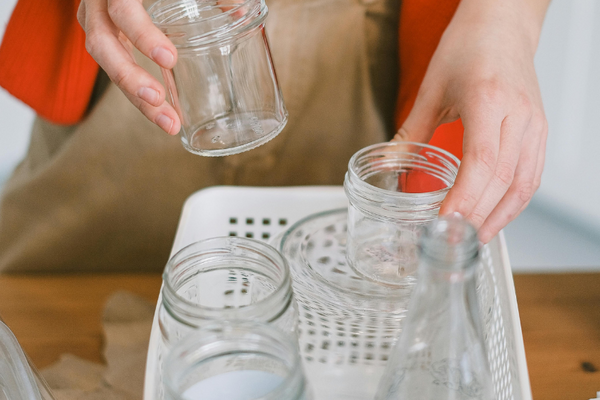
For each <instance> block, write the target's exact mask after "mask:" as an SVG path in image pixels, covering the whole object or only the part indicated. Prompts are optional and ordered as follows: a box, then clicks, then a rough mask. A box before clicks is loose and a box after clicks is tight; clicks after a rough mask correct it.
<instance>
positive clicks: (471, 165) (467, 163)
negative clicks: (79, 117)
mask: <svg viewBox="0 0 600 400" xmlns="http://www.w3.org/2000/svg"><path fill="white" fill-rule="evenodd" d="M505 115H506V114H505V113H504V112H503V111H502V110H501V107H500V106H498V105H497V103H494V102H488V101H485V99H477V100H476V101H472V102H471V103H470V105H469V108H467V109H466V111H465V112H464V113H462V114H461V118H462V121H463V125H464V127H465V134H464V139H463V159H462V162H461V166H460V168H459V170H458V175H457V177H456V180H455V183H454V186H453V187H452V189H450V191H449V192H448V195H447V196H446V199H445V200H444V202H443V204H442V207H441V208H440V215H446V214H451V213H453V212H458V213H460V214H461V215H465V216H469V215H470V214H471V212H472V211H473V210H474V209H475V207H476V205H477V204H478V203H479V201H480V199H481V198H482V196H483V193H484V190H485V189H486V187H487V186H488V184H489V183H490V181H491V180H492V179H493V177H494V174H495V172H496V165H497V160H498V153H499V147H500V132H501V126H502V122H503V120H504V117H505ZM503 157H504V160H506V161H503V162H505V163H507V164H505V165H507V167H506V168H507V169H508V168H509V166H508V165H510V164H509V163H510V162H511V161H510V157H509V155H504V154H503ZM496 190H499V189H496Z"/></svg>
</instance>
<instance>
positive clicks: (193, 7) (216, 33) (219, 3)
mask: <svg viewBox="0 0 600 400" xmlns="http://www.w3.org/2000/svg"><path fill="white" fill-rule="evenodd" d="M148 14H150V17H151V18H152V22H153V23H154V24H155V25H156V26H157V27H158V28H159V29H161V30H162V31H163V33H165V35H166V36H167V37H168V38H169V39H170V40H171V41H172V42H173V44H174V45H175V47H177V48H181V47H184V48H185V47H193V46H198V45H202V44H209V43H212V42H215V41H219V40H226V39H228V38H231V37H232V36H235V35H237V34H238V33H240V31H244V30H247V29H250V28H251V27H253V26H255V25H257V24H259V23H261V22H262V20H263V19H264V18H265V17H266V14H267V7H266V5H265V4H264V0H216V1H215V0H212V1H209V0H159V1H157V2H156V3H154V4H153V5H152V6H150V8H148Z"/></svg>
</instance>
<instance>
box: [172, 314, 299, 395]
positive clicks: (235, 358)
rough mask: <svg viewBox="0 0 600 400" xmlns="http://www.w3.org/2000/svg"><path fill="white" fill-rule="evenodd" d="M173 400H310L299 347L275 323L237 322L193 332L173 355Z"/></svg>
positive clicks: (217, 324)
mask: <svg viewBox="0 0 600 400" xmlns="http://www.w3.org/2000/svg"><path fill="white" fill-rule="evenodd" d="M164 386H165V389H166V398H167V399H168V400H191V399H194V400H195V399H198V400H200V399H201V400H221V399H227V400H283V399H285V400H309V398H310V394H309V390H308V388H307V385H306V380H305V378H304V373H303V371H302V365H301V362H300V356H299V354H298V345H297V343H296V341H295V340H293V339H292V338H291V337H290V336H289V335H285V334H284V333H283V332H281V331H280V330H278V329H275V328H273V327H272V326H270V325H267V324H262V323H256V322H243V321H232V322H223V323H216V324H212V325H209V326H206V327H204V328H201V329H199V330H197V331H194V332H192V333H191V334H190V335H188V336H187V337H186V338H184V339H183V340H182V341H180V342H179V343H178V344H177V345H176V346H175V347H174V348H173V349H172V351H171V352H170V354H169V356H168V357H167V361H166V363H165V374H164Z"/></svg>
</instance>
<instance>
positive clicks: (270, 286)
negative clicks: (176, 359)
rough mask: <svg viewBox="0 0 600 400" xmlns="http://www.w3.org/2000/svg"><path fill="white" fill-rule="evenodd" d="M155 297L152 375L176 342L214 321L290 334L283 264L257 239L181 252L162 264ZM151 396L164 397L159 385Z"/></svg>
mask: <svg viewBox="0 0 600 400" xmlns="http://www.w3.org/2000/svg"><path fill="white" fill-rule="evenodd" d="M161 294H162V304H161V305H160V307H159V310H158V322H159V326H160V332H161V339H160V341H159V345H158V350H157V357H158V361H157V362H156V365H157V368H158V376H161V368H162V366H163V361H164V356H165V355H166V354H167V353H168V351H169V349H170V348H172V346H173V345H174V344H175V343H176V342H178V341H179V340H181V338H182V337H184V336H185V335H187V334H188V333H189V332H190V331H193V330H196V329H198V328H200V327H202V326H204V325H206V324H210V323H212V322H214V321H233V320H246V321H260V322H265V323H269V324H271V325H273V326H275V327H277V328H279V329H280V330H281V331H282V332H285V333H286V334H287V335H291V336H293V337H295V336H296V329H297V326H298V310H297V306H296V302H295V299H294V296H293V292H292V280H291V276H290V270H289V267H288V264H287V261H286V260H285V258H284V257H283V256H282V255H281V254H280V253H279V252H278V251H277V250H275V249H274V248H273V247H271V246H269V245H268V244H266V243H263V242H259V241H257V240H253V239H247V238H240V237H217V238H211V239H207V240H202V241H199V242H196V243H193V244H191V245H189V246H187V247H185V248H183V249H182V250H180V251H179V252H178V253H176V254H175V255H174V256H173V257H172V258H171V259H170V260H169V262H168V263H167V266H166V268H165V272H164V274H163V288H162V292H161ZM159 382H160V380H159ZM157 386H161V385H157ZM152 392H153V393H156V394H157V396H158V397H157V398H158V399H163V398H164V397H163V388H162V386H161V387H157V388H156V390H154V391H152Z"/></svg>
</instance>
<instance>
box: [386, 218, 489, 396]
mask: <svg viewBox="0 0 600 400" xmlns="http://www.w3.org/2000/svg"><path fill="white" fill-rule="evenodd" d="M478 249H479V242H478V240H477V232H476V231H475V229H474V228H473V227H472V226H471V225H470V224H468V223H467V222H466V220H464V219H463V218H461V217H460V216H450V217H444V218H440V219H439V220H436V221H434V222H432V223H431V224H429V225H428V226H427V227H426V228H425V229H424V231H423V234H422V237H421V240H420V251H421V252H420V253H421V254H420V265H419V273H418V283H417V286H416V288H415V290H414V292H413V295H412V298H411V301H410V303H409V307H408V315H407V317H406V320H405V321H404V327H403V331H402V333H401V335H400V338H399V339H398V342H397V343H396V346H395V348H394V350H393V353H392V356H391V358H390V360H389V362H388V366H387V367H386V372H385V374H384V376H383V378H382V380H381V382H380V385H379V389H378V393H377V396H376V399H377V400H416V399H427V400H429V399H436V400H450V399H452V400H494V399H496V396H495V394H494V387H493V382H492V378H491V374H490V369H489V365H488V359H487V356H486V348H485V343H484V341H483V335H482V320H481V316H480V311H479V307H478V305H477V295H476V272H477V268H478V267H479V263H478V253H479V250H478Z"/></svg>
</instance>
